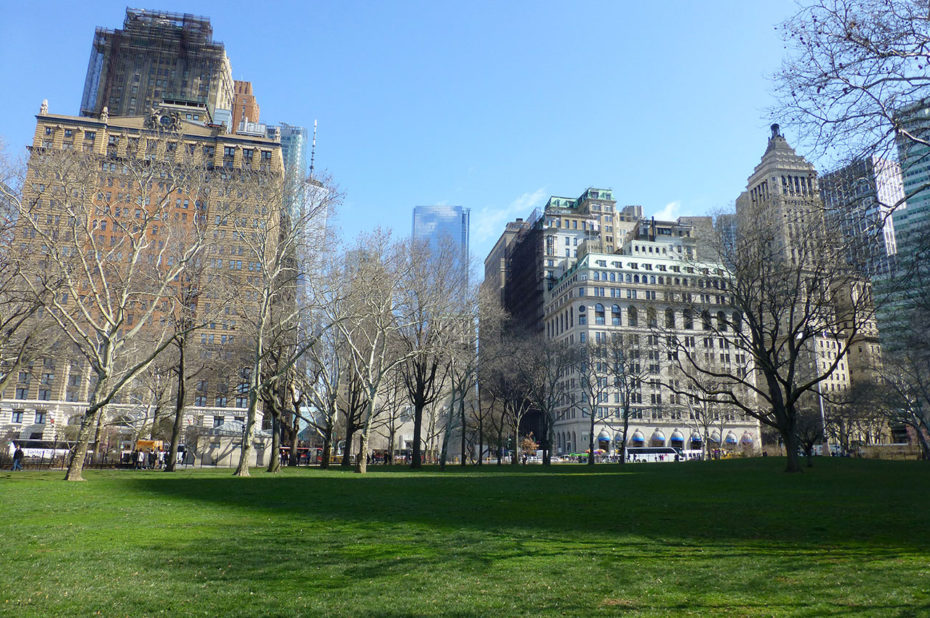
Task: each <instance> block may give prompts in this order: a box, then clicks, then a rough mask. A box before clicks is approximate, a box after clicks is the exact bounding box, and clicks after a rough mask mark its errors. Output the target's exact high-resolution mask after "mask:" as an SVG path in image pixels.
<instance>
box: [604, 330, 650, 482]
mask: <svg viewBox="0 0 930 618" xmlns="http://www.w3.org/2000/svg"><path fill="white" fill-rule="evenodd" d="M639 338H640V335H639V334H637V333H626V334H623V333H614V334H613V335H612V336H611V338H610V340H609V341H608V342H607V343H606V344H605V345H606V354H605V356H606V358H605V361H606V363H607V369H608V372H609V382H610V384H611V386H612V387H613V388H614V389H615V390H616V391H617V393H618V394H619V395H620V419H619V421H620V427H621V430H620V463H621V464H625V463H626V445H627V444H628V443H629V438H630V436H629V431H630V419H631V418H632V417H633V414H634V410H635V408H634V404H641V403H642V390H641V389H642V386H643V384H644V383H645V382H646V380H647V379H648V377H649V372H648V368H646V367H645V366H644V365H643V364H642V362H641V359H640V355H639V340H640V339H639Z"/></svg>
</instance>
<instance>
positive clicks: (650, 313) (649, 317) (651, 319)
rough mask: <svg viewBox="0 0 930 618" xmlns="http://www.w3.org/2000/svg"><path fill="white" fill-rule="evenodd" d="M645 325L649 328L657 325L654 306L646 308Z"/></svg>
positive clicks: (657, 320)
mask: <svg viewBox="0 0 930 618" xmlns="http://www.w3.org/2000/svg"><path fill="white" fill-rule="evenodd" d="M646 326H648V327H649V328H658V327H659V319H658V318H657V317H656V310H655V307H649V308H647V309H646Z"/></svg>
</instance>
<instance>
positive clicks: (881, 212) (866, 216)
mask: <svg viewBox="0 0 930 618" xmlns="http://www.w3.org/2000/svg"><path fill="white" fill-rule="evenodd" d="M820 195H821V197H822V198H823V203H824V205H825V206H826V208H827V211H826V216H827V223H828V224H829V225H831V226H836V228H838V229H839V231H840V232H841V233H842V234H843V240H844V243H843V244H844V247H845V250H846V261H847V262H848V263H849V265H850V266H852V267H853V268H856V269H857V270H859V272H861V273H862V274H863V275H865V276H867V277H870V278H872V279H875V278H880V277H887V276H888V275H889V274H890V273H891V269H892V266H893V264H894V255H895V253H897V249H896V245H895V231H894V224H893V222H892V218H891V209H892V208H893V207H894V206H896V205H898V204H901V203H902V202H903V201H904V188H903V186H902V184H901V166H900V165H898V163H897V162H895V161H888V160H884V159H879V158H877V157H870V158H868V159H863V160H859V161H855V162H853V163H851V164H849V165H847V166H845V167H843V168H841V169H838V170H836V171H835V172H831V173H830V174H825V175H824V176H821V178H820Z"/></svg>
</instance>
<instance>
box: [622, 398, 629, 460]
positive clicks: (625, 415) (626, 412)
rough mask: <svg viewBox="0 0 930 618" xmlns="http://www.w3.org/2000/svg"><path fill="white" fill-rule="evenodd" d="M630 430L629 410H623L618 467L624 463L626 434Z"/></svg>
mask: <svg viewBox="0 0 930 618" xmlns="http://www.w3.org/2000/svg"><path fill="white" fill-rule="evenodd" d="M629 430H630V413H629V410H627V409H626V408H624V410H623V434H622V435H621V439H622V444H621V445H620V465H621V466H622V465H624V464H625V463H626V444H627V439H628V436H627V433H628V432H629Z"/></svg>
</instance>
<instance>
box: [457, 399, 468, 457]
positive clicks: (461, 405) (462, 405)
mask: <svg viewBox="0 0 930 618" xmlns="http://www.w3.org/2000/svg"><path fill="white" fill-rule="evenodd" d="M459 418H460V419H461V422H462V463H461V466H462V467H463V468H464V467H465V465H466V464H467V463H468V462H467V460H466V457H465V448H466V445H465V393H464V391H463V392H462V397H461V398H460V399H459Z"/></svg>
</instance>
